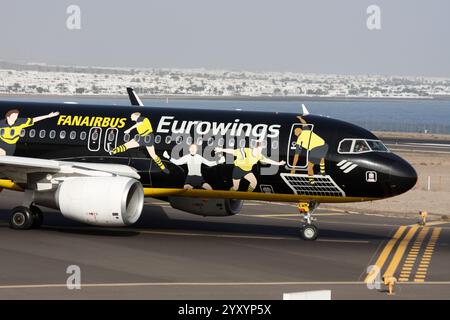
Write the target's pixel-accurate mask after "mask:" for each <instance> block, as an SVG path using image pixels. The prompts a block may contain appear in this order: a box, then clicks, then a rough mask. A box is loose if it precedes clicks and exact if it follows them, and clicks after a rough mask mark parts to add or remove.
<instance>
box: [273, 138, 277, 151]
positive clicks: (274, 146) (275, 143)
mask: <svg viewBox="0 0 450 320" xmlns="http://www.w3.org/2000/svg"><path fill="white" fill-rule="evenodd" d="M272 149H278V140H273V141H272Z"/></svg>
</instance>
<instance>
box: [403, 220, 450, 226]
mask: <svg viewBox="0 0 450 320" xmlns="http://www.w3.org/2000/svg"><path fill="white" fill-rule="evenodd" d="M449 223H450V221H441V220H438V221H430V222H427V224H426V226H427V227H432V226H440V225H442V224H449ZM417 225H418V224H417V223H415V224H411V225H410V227H413V226H417Z"/></svg>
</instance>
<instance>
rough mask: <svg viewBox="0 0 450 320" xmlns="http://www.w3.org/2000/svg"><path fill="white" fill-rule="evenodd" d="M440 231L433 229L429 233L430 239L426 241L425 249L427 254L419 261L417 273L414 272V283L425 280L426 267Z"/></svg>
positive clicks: (440, 229)
mask: <svg viewBox="0 0 450 320" xmlns="http://www.w3.org/2000/svg"><path fill="white" fill-rule="evenodd" d="M441 231H442V228H434V229H433V232H432V233H431V237H430V239H429V240H428V244H427V247H426V249H425V252H427V254H424V255H423V257H422V260H421V261H420V264H419V268H418V269H417V270H418V271H417V272H416V276H415V278H414V281H420V280H421V279H425V277H426V275H427V272H428V267H429V265H430V261H431V256H432V253H433V251H434V247H435V245H436V242H437V240H438V238H439V235H440V234H441ZM431 248H433V249H431Z"/></svg>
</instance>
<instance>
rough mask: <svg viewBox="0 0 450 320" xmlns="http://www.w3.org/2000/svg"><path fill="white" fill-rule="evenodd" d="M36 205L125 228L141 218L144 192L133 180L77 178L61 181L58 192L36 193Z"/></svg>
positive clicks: (75, 218)
mask: <svg viewBox="0 0 450 320" xmlns="http://www.w3.org/2000/svg"><path fill="white" fill-rule="evenodd" d="M34 202H35V203H36V204H38V205H43V206H47V207H54V208H56V209H59V210H60V211H61V213H62V214H63V216H64V217H66V218H68V219H72V220H75V221H79V222H83V223H87V224H90V225H96V226H125V225H130V224H133V223H135V222H136V221H137V220H138V219H139V217H140V216H141V213H142V208H143V206H144V192H143V188H142V185H141V183H140V182H139V181H137V180H135V179H132V178H127V177H74V178H69V179H67V180H65V181H64V182H62V183H61V184H60V185H59V186H58V189H57V190H56V192H54V191H53V192H52V193H51V194H49V192H44V193H41V192H38V193H35V196H34Z"/></svg>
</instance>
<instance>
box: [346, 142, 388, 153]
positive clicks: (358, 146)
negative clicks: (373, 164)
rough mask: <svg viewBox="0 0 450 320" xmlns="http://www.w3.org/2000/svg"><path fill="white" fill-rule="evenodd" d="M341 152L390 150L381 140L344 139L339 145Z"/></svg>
mask: <svg viewBox="0 0 450 320" xmlns="http://www.w3.org/2000/svg"><path fill="white" fill-rule="evenodd" d="M338 152H339V153H364V152H389V150H388V149H387V148H386V146H385V145H384V144H383V142H381V141H380V140H372V139H343V140H341V142H340V143H339V146H338Z"/></svg>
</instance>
